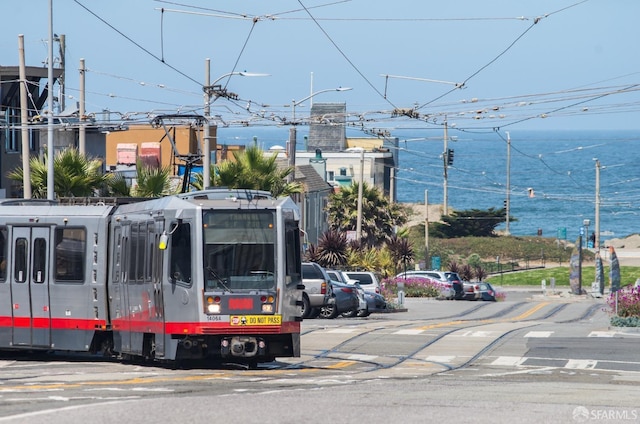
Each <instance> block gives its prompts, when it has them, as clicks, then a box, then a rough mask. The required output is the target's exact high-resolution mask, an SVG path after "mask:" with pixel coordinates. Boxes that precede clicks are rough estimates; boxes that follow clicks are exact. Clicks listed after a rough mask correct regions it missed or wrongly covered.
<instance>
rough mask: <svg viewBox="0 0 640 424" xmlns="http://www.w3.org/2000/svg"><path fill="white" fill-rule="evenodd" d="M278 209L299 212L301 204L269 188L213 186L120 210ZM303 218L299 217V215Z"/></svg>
mask: <svg viewBox="0 0 640 424" xmlns="http://www.w3.org/2000/svg"><path fill="white" fill-rule="evenodd" d="M196 207H201V208H205V209H207V208H217V209H275V208H289V209H293V210H295V211H296V212H295V213H296V216H297V215H299V210H298V206H297V205H296V204H295V203H294V202H293V200H291V198H289V197H280V198H274V197H273V196H271V194H270V193H269V192H265V191H258V190H244V189H238V190H236V189H210V190H202V191H194V192H189V193H181V194H176V195H172V196H165V197H161V198H157V199H151V200H147V201H143V202H137V203H130V204H126V205H121V206H119V207H118V213H146V212H151V211H159V210H177V209H186V208H196ZM298 219H299V217H298Z"/></svg>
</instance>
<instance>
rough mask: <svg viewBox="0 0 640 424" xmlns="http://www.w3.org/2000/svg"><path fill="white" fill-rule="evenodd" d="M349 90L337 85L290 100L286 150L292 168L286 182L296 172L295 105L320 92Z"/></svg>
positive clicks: (289, 180) (293, 177)
mask: <svg viewBox="0 0 640 424" xmlns="http://www.w3.org/2000/svg"><path fill="white" fill-rule="evenodd" d="M349 90H353V89H352V88H350V87H338V88H326V89H324V90H320V91H316V92H315V93H311V94H309V95H308V96H307V97H305V98H303V99H300V100H297V101H296V100H295V99H294V100H292V101H291V110H292V114H291V115H292V118H291V128H289V149H288V151H287V154H288V155H289V167H290V168H291V169H292V170H291V173H290V174H289V176H288V177H287V181H288V182H293V180H294V179H295V174H296V138H297V131H296V125H297V123H296V106H298V105H299V104H301V103H302V102H305V101H307V100H309V99H310V98H312V97H314V96H317V95H318V94H322V93H327V92H329V91H349Z"/></svg>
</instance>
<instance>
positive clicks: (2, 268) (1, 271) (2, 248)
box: [0, 227, 8, 281]
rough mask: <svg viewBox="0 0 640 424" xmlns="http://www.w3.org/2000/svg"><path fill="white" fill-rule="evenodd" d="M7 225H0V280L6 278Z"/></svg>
mask: <svg viewBox="0 0 640 424" xmlns="http://www.w3.org/2000/svg"><path fill="white" fill-rule="evenodd" d="M7 247H8V246H7V227H0V281H5V280H6V279H7Z"/></svg>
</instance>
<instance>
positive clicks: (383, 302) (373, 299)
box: [358, 291, 387, 317]
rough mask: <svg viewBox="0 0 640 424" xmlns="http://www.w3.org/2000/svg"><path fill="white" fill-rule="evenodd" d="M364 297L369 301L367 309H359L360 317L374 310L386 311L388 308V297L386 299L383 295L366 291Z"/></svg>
mask: <svg viewBox="0 0 640 424" xmlns="http://www.w3.org/2000/svg"><path fill="white" fill-rule="evenodd" d="M364 297H365V299H366V301H367V310H366V311H362V312H360V311H359V312H358V316H359V317H368V316H369V315H370V314H372V313H374V312H384V311H386V310H387V299H385V298H384V296H383V295H381V294H379V293H373V292H368V291H365V294H364Z"/></svg>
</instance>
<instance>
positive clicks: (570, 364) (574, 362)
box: [564, 359, 598, 370]
mask: <svg viewBox="0 0 640 424" xmlns="http://www.w3.org/2000/svg"><path fill="white" fill-rule="evenodd" d="M597 364H598V361H595V360H593V359H569V360H568V361H567V363H566V365H565V366H564V367H565V368H570V369H574V370H592V369H594V368H595V367H596V365H597Z"/></svg>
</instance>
